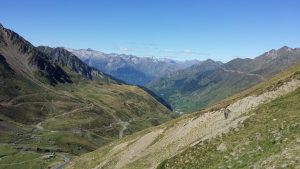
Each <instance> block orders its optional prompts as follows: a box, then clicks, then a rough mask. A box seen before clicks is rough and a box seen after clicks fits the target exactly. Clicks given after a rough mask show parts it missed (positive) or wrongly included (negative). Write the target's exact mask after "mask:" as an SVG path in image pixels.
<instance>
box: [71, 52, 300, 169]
mask: <svg viewBox="0 0 300 169" xmlns="http://www.w3.org/2000/svg"><path fill="white" fill-rule="evenodd" d="M295 50H297V49H289V48H283V49H281V50H277V51H276V53H280V52H281V51H284V52H286V51H289V52H290V51H293V52H295ZM262 56H269V55H268V54H264V55H262ZM278 56H280V55H278ZM277 58H278V57H277ZM251 69H252V68H251ZM255 70H256V69H255ZM263 72H268V73H266V74H267V75H269V74H270V73H269V72H274V71H263ZM299 99H300V64H299V62H298V63H296V64H295V65H294V66H291V67H290V68H288V69H286V70H284V71H282V72H280V73H279V74H277V75H275V76H273V77H272V78H269V79H267V80H264V81H262V82H261V83H259V84H257V85H255V86H253V87H251V88H249V89H247V90H245V91H243V92H240V93H238V94H236V95H233V96H231V97H228V98H226V99H225V100H222V101H221V102H219V103H218V104H215V105H213V106H212V107H209V108H207V109H205V110H202V111H197V112H194V113H191V114H185V115H183V116H181V117H179V118H177V119H175V120H171V121H169V122H166V123H164V124H162V125H159V126H156V127H153V128H150V129H145V130H143V131H141V132H137V133H135V134H133V135H130V136H128V137H127V138H124V139H121V140H118V141H115V142H112V143H110V144H108V145H107V146H105V147H102V148H99V149H98V150H96V151H93V152H91V153H87V154H85V155H82V156H80V157H79V158H76V159H74V160H73V161H71V163H70V164H69V165H68V166H67V169H79V168H80V169H89V168H97V169H100V168H105V169H120V168H122V169H133V168H148V169H150V168H151V169H152V168H156V169H177V168H184V169H190V168H236V169H240V168H245V169H246V168H258V169H263V168H299V165H300V162H299V152H300V151H299V150H300V144H299V143H300V140H299V137H300V134H299V129H300V123H299V122H300V117H299V108H300V106H299ZM224 112H227V113H228V116H225V114H224Z"/></svg>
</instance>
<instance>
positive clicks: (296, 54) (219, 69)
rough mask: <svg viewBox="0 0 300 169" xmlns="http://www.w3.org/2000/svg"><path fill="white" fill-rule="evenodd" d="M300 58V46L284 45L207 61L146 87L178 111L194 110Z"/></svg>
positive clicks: (269, 75)
mask: <svg viewBox="0 0 300 169" xmlns="http://www.w3.org/2000/svg"><path fill="white" fill-rule="evenodd" d="M299 60H300V49H299V48H295V49H292V48H288V47H283V48H280V49H278V50H271V51H269V52H266V53H264V54H262V55H261V56H259V57H257V58H255V59H234V60H232V61H230V62H228V63H226V64H218V63H217V62H213V61H211V60H210V61H206V62H203V63H201V64H198V65H195V66H192V67H190V68H187V69H184V70H181V71H177V72H174V73H171V75H167V76H163V77H161V78H159V79H156V80H154V81H152V82H150V83H149V84H147V85H146V86H147V87H148V88H149V89H151V90H153V91H154V92H156V93H157V94H158V95H162V96H163V97H164V98H165V99H167V100H168V101H170V102H171V103H172V104H173V105H174V107H175V110H177V111H178V112H192V111H196V110H199V109H201V108H205V107H207V106H208V105H212V104H213V103H215V102H217V101H220V100H222V99H224V98H226V97H228V96H231V95H233V94H235V93H238V92H240V91H242V90H244V89H247V88H249V87H251V86H253V85H255V84H257V83H259V82H261V81H264V80H265V79H268V78H270V77H272V76H273V75H275V74H277V73H279V72H281V71H283V70H285V69H286V68H288V67H290V66H292V65H294V64H295V63H297V62H298V61H299ZM195 67H199V68H198V69H195ZM201 67H202V68H203V69H201ZM206 67H209V68H210V69H206Z"/></svg>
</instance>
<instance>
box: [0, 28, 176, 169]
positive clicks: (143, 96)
mask: <svg viewBox="0 0 300 169" xmlns="http://www.w3.org/2000/svg"><path fill="white" fill-rule="evenodd" d="M52 50H53V52H52ZM0 70H1V72H0V158H1V160H0V168H48V167H53V166H56V165H62V164H65V163H66V161H69V159H70V158H71V157H72V156H74V155H80V154H82V153H86V152H89V151H92V150H95V149H96V148H98V147H100V146H103V145H105V144H107V143H109V142H111V141H113V140H116V139H119V138H122V137H123V136H125V135H128V134H131V133H134V132H136V131H139V130H142V129H145V128H147V127H152V126H155V125H158V124H161V123H163V122H166V121H168V120H170V119H171V118H172V114H171V113H170V111H169V110H168V109H167V108H166V107H165V106H163V105H162V104H161V103H160V102H158V101H157V100H156V99H155V98H154V97H152V96H151V95H150V94H148V92H146V91H144V90H143V89H141V88H140V87H137V86H130V85H126V84H123V83H121V82H118V81H116V80H114V79H111V78H110V77H109V76H106V75H105V74H104V73H102V72H100V71H98V70H96V69H93V68H90V67H89V66H87V65H86V64H85V63H83V62H81V61H80V60H79V59H78V58H77V57H75V56H74V55H72V54H70V53H67V51H64V50H62V49H60V48H57V49H47V51H46V52H45V53H43V52H42V51H41V50H39V49H37V48H35V47H34V46H32V45H31V44H30V43H29V42H27V41H26V40H25V39H23V38H22V37H21V36H19V35H18V34H16V33H15V32H13V31H11V30H8V29H5V28H3V27H2V26H1V27H0ZM53 152H55V153H56V154H54V155H53V154H52V155H51V153H53ZM64 161H65V162H64Z"/></svg>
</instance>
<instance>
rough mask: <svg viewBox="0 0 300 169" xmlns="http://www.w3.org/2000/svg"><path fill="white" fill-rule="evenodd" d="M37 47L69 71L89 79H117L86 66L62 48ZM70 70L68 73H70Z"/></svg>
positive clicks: (107, 80) (110, 80) (112, 80)
mask: <svg viewBox="0 0 300 169" xmlns="http://www.w3.org/2000/svg"><path fill="white" fill-rule="evenodd" d="M38 49H39V50H40V51H41V52H43V53H45V54H47V55H48V56H49V58H50V59H51V60H52V61H54V62H55V63H57V64H58V65H60V66H61V67H63V68H68V69H69V70H70V71H71V72H75V73H77V74H80V75H83V76H84V77H86V78H88V79H89V80H97V81H106V82H118V80H116V79H114V78H113V77H110V76H108V75H106V74H104V73H102V72H101V71H99V70H97V69H95V68H92V67H90V66H88V65H87V64H86V63H84V62H83V61H81V60H80V59H79V58H78V57H77V56H75V55H74V54H72V53H71V52H69V51H67V50H65V49H64V48H50V47H47V46H39V47H38ZM71 72H70V73H71Z"/></svg>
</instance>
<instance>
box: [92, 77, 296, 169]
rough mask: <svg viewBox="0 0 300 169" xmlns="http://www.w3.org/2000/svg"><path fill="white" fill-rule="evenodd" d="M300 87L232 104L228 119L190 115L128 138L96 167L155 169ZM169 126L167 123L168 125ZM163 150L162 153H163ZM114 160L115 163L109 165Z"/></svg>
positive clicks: (217, 115) (219, 115) (289, 86)
mask: <svg viewBox="0 0 300 169" xmlns="http://www.w3.org/2000/svg"><path fill="white" fill-rule="evenodd" d="M298 87H300V80H297V79H292V80H290V81H289V82H286V83H284V84H282V85H281V86H279V87H278V88H276V89H274V90H273V91H267V92H264V93H262V94H259V95H250V96H247V97H245V98H242V99H240V100H237V101H235V102H234V103H232V104H230V105H229V106H228V107H227V109H229V110H230V111H231V112H230V114H229V117H228V118H227V119H225V117H224V114H223V110H216V111H210V112H207V113H205V114H201V115H194V117H191V116H187V117H186V118H183V119H181V120H179V121H177V122H175V123H174V124H173V125H171V127H170V126H168V125H162V126H159V127H157V128H154V129H152V130H151V131H150V132H148V133H147V134H144V135H142V136H140V137H133V138H131V139H127V141H126V142H123V143H121V144H113V143H111V145H112V148H111V150H110V151H109V152H108V153H106V154H105V156H104V157H101V161H100V162H99V165H98V166H96V167H95V169H96V168H97V169H98V168H108V169H109V168H111V169H119V168H126V166H128V165H131V164H132V163H133V162H134V163H135V164H136V163H137V164H136V165H137V166H147V168H151V169H152V168H156V167H157V165H158V164H160V163H161V162H162V161H163V160H165V159H168V158H171V157H173V156H174V155H176V154H178V153H180V152H182V151H183V150H185V149H186V148H187V147H190V146H194V145H196V144H198V143H200V142H203V141H204V140H209V139H211V138H214V137H216V136H218V135H220V134H221V133H227V132H229V131H230V129H232V128H237V127H238V126H239V124H240V123H242V122H243V121H244V120H246V119H247V118H249V117H250V116H251V115H254V114H247V112H249V111H251V110H254V109H255V108H257V107H258V106H259V105H261V104H264V103H267V102H270V101H272V100H274V99H276V98H278V97H280V96H283V95H286V94H287V93H289V92H292V91H294V90H296V89H297V88H298ZM167 124H168V123H167ZM162 150H163V151H162ZM111 161H115V163H113V164H112V163H110V162H111Z"/></svg>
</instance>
